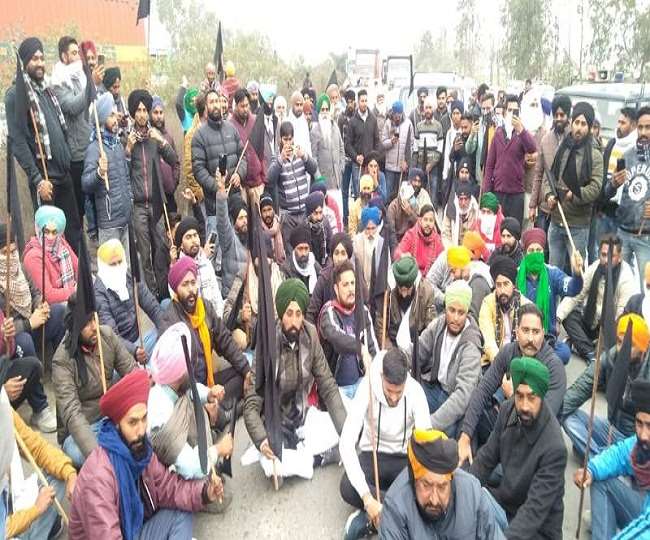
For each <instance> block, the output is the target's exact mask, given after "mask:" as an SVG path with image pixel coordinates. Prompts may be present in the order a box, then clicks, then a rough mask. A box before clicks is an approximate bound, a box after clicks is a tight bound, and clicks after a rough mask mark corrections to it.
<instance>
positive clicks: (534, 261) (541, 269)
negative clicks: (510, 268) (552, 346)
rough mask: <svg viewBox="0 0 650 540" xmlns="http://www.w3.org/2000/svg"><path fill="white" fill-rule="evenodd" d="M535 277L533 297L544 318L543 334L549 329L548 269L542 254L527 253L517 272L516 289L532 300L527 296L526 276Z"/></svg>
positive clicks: (549, 294) (549, 295) (549, 296)
mask: <svg viewBox="0 0 650 540" xmlns="http://www.w3.org/2000/svg"><path fill="white" fill-rule="evenodd" d="M529 275H536V276H537V294H536V295H535V305H536V306H537V307H538V308H539V310H540V311H541V312H542V315H543V316H544V321H543V322H544V333H548V332H549V331H550V329H551V313H550V308H551V292H550V291H551V290H550V288H549V281H548V268H547V267H546V264H545V263H544V254H543V253H529V254H528V255H526V256H525V257H524V258H523V260H522V261H521V264H520V265H519V271H518V272H517V289H519V291H520V292H521V293H522V294H523V295H524V296H526V297H527V298H528V299H529V300H532V298H530V296H529V295H528V276H529Z"/></svg>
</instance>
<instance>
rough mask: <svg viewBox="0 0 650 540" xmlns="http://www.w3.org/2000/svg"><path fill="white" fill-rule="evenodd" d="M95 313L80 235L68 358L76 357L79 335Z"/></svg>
mask: <svg viewBox="0 0 650 540" xmlns="http://www.w3.org/2000/svg"><path fill="white" fill-rule="evenodd" d="M96 311H97V308H96V307H95V291H94V289H93V278H92V274H91V272H90V258H89V257H88V248H87V247H86V239H85V235H83V234H82V235H81V241H80V243H79V263H78V268H77V299H76V302H75V304H74V307H73V310H72V332H71V334H70V356H72V357H74V356H75V355H76V353H77V346H78V343H79V335H80V334H81V331H82V330H83V328H84V326H86V324H87V323H88V321H89V320H90V319H91V318H92V317H93V315H94V314H95V312H96Z"/></svg>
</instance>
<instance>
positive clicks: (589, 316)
mask: <svg viewBox="0 0 650 540" xmlns="http://www.w3.org/2000/svg"><path fill="white" fill-rule="evenodd" d="M606 270H607V267H606V266H603V265H602V264H599V265H598V268H596V271H595V272H594V277H593V279H592V280H591V287H590V288H589V297H588V298H587V305H586V306H585V310H584V313H583V315H582V319H583V320H584V322H585V323H586V324H587V325H588V327H589V328H593V327H594V325H593V323H594V318H595V317H596V299H597V298H598V289H599V286H600V280H601V279H605V274H606ZM620 275H621V264H620V263H619V264H617V265H616V266H614V267H613V268H612V279H613V280H614V292H616V289H617V288H618V278H619V276H620Z"/></svg>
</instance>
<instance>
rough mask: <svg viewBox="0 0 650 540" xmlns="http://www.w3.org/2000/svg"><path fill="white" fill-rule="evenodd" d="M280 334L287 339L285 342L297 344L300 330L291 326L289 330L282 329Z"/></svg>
mask: <svg viewBox="0 0 650 540" xmlns="http://www.w3.org/2000/svg"><path fill="white" fill-rule="evenodd" d="M282 333H283V334H284V337H285V338H287V341H288V342H289V343H297V341H298V336H299V335H300V330H299V329H298V328H295V327H294V326H292V327H291V328H289V329H285V328H284V327H283V328H282Z"/></svg>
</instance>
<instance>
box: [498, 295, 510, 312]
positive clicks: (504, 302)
mask: <svg viewBox="0 0 650 540" xmlns="http://www.w3.org/2000/svg"><path fill="white" fill-rule="evenodd" d="M497 300H498V301H499V306H500V307H501V309H502V310H503V311H508V309H510V304H511V302H512V296H508V295H507V294H500V295H499V297H498V298H497Z"/></svg>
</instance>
